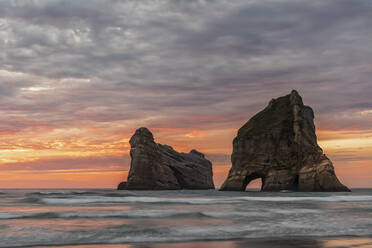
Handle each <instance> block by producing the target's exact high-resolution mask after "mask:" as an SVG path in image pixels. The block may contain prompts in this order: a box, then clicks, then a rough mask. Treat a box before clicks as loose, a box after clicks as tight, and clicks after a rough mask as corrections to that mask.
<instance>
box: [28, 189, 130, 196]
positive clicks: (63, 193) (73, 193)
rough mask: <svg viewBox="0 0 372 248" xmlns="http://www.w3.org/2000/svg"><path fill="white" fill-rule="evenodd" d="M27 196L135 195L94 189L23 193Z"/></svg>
mask: <svg viewBox="0 0 372 248" xmlns="http://www.w3.org/2000/svg"><path fill="white" fill-rule="evenodd" d="M25 196H27V197H35V196H36V197H44V196H47V197H50V196H57V197H61V198H62V197H73V196H107V197H123V196H135V194H134V193H131V192H120V191H118V192H94V191H61V192H58V191H57V192H56V191H44V192H32V193H27V194H25Z"/></svg>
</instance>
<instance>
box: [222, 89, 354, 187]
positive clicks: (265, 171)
mask: <svg viewBox="0 0 372 248" xmlns="http://www.w3.org/2000/svg"><path fill="white" fill-rule="evenodd" d="M313 119H314V113H313V110H312V109H311V108H310V107H308V106H305V105H304V104H303V102H302V98H301V96H300V95H299V94H298V93H297V91H295V90H294V91H292V92H291V94H289V95H286V96H283V97H279V98H277V99H273V100H271V101H270V103H269V105H268V106H267V107H266V108H265V109H264V110H262V111H261V112H259V113H258V114H256V115H255V116H253V117H252V118H251V119H250V120H249V121H248V122H247V123H246V124H245V125H244V126H243V127H241V128H240V129H239V131H238V135H237V137H236V138H235V139H234V141H233V153H232V156H231V161H232V168H231V169H230V172H229V175H228V177H227V179H226V181H225V182H224V184H223V185H222V187H221V189H220V190H229V191H243V190H245V188H246V186H247V185H248V184H249V182H250V181H252V180H254V179H257V178H261V180H262V187H261V190H262V191H280V190H298V191H350V190H349V189H348V188H347V187H345V186H344V185H343V184H341V183H340V181H339V180H338V179H337V177H336V175H335V171H334V168H333V165H332V162H331V161H330V160H329V159H328V158H327V156H326V155H325V154H324V153H323V151H322V149H321V148H320V147H319V146H318V144H317V138H316V135H315V126H314V121H313Z"/></svg>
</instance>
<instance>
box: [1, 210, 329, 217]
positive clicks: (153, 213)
mask: <svg viewBox="0 0 372 248" xmlns="http://www.w3.org/2000/svg"><path fill="white" fill-rule="evenodd" d="M322 212H323V213H325V212H326V211H320V210H313V209H291V210H283V209H267V210H262V209H260V210H259V211H229V212H217V211H195V212H192V211H169V210H125V211H110V212H73V211H67V212H6V213H0V220H1V219H28V218H32V219H49V218H64V219H74V218H95V219H99V218H128V219H131V218H214V219H215V218H244V217H270V216H274V215H277V214H284V215H293V214H308V213H309V214H314V213H318V214H319V213H322Z"/></svg>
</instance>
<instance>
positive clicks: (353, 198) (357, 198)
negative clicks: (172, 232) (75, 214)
mask: <svg viewBox="0 0 372 248" xmlns="http://www.w3.org/2000/svg"><path fill="white" fill-rule="evenodd" d="M40 201H41V202H43V203H46V204H56V205H77V204H90V203H133V204H134V203H154V204H156V203H168V204H194V205H208V204H234V203H243V202H245V201H265V202H294V201H296V202H300V201H304V202H307V201H313V202H362V201H372V196H370V195H346V196H340V195H336V196H324V197H323V196H322V197H310V196H309V197H300V196H299V197H288V196H265V197H257V196H254V197H252V196H244V197H224V198H167V197H147V196H137V197H136V196H128V197H105V196H82V197H71V198H41V199H40Z"/></svg>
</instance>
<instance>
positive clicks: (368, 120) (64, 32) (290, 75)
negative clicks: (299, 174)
mask: <svg viewBox="0 0 372 248" xmlns="http://www.w3.org/2000/svg"><path fill="white" fill-rule="evenodd" d="M371 27H372V3H371V2H369V1H362V0H355V1H348V0H329V1H321V0H315V1H306V0H298V1H289V0H280V1H273V0H265V1H256V0H252V1H227V0H209V1H207V0H195V1H181V0H179V1H167V0H160V1H155V0H145V1H116V0H112V1H103V0H102V1H100V0H93V1H89V2H86V1H73V0H50V1H1V2H0V134H2V135H3V136H2V146H6V145H7V144H8V145H9V146H11V145H14V140H17V142H18V141H23V142H24V143H30V142H31V143H32V142H36V141H35V140H43V141H45V140H52V141H53V139H56V137H54V136H53V135H54V134H55V132H54V131H53V130H64V129H65V130H66V131H65V133H63V132H58V135H59V136H58V138H60V139H64V138H65V139H70V138H71V134H70V133H69V131H68V130H70V129H75V130H76V129H80V130H81V132H80V133H79V132H76V133H75V134H74V135H75V136H76V137H75V136H74V137H75V138H76V139H82V140H87V139H92V140H100V137H101V136H104V137H111V138H118V135H115V134H117V133H119V132H121V133H122V132H123V131H120V130H125V132H126V133H125V134H123V135H125V136H130V135H131V132H132V131H133V130H134V129H135V128H136V127H138V126H148V127H149V128H154V129H161V128H163V129H164V128H177V129H179V130H183V132H184V133H185V134H187V133H189V132H190V131H192V130H194V129H195V130H211V131H213V130H221V129H229V130H230V129H237V128H239V127H240V126H241V125H242V124H243V123H244V122H245V121H247V120H248V119H249V118H250V117H251V116H252V115H253V114H255V113H256V112H258V111H259V110H261V109H262V108H263V107H265V106H266V104H267V103H268V101H269V100H270V99H271V98H274V97H278V96H280V95H283V94H287V93H289V92H290V91H291V90H292V89H297V90H298V91H299V92H300V93H301V94H302V95H303V98H304V101H305V103H306V104H308V105H310V106H312V107H313V108H314V110H315V114H316V124H317V127H318V128H320V129H322V128H323V129H324V128H326V129H335V130H340V129H348V128H355V127H357V128H359V129H364V130H367V131H368V130H372V115H369V114H368V113H369V112H368V111H370V110H371V109H372V106H371V104H370V99H371V96H372V87H370V85H371V82H370V78H371V77H372V75H371V70H370V69H371V65H372V56H371V55H372V52H371V49H370V43H371V40H372V32H370V31H371ZM361 113H364V114H361ZM216 132H217V131H216ZM9 134H12V135H17V137H16V138H15V136H13V137H8V136H9ZM48 135H49V136H48ZM5 136H6V137H7V138H5ZM229 137H230V136H229ZM121 138H122V137H121ZM208 138H210V139H213V135H211V136H210V137H208ZM221 140H222V139H221ZM104 142H105V143H107V142H108V141H107V140H105V141H104ZM179 142H181V141H179ZM226 142H227V143H229V144H230V143H231V142H230V141H226ZM204 147H206V146H205V145H204ZM219 152H220V151H219ZM229 152H230V151H228V150H226V151H225V153H226V154H227V153H229ZM222 160H224V159H222ZM51 166H52V165H51Z"/></svg>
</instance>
